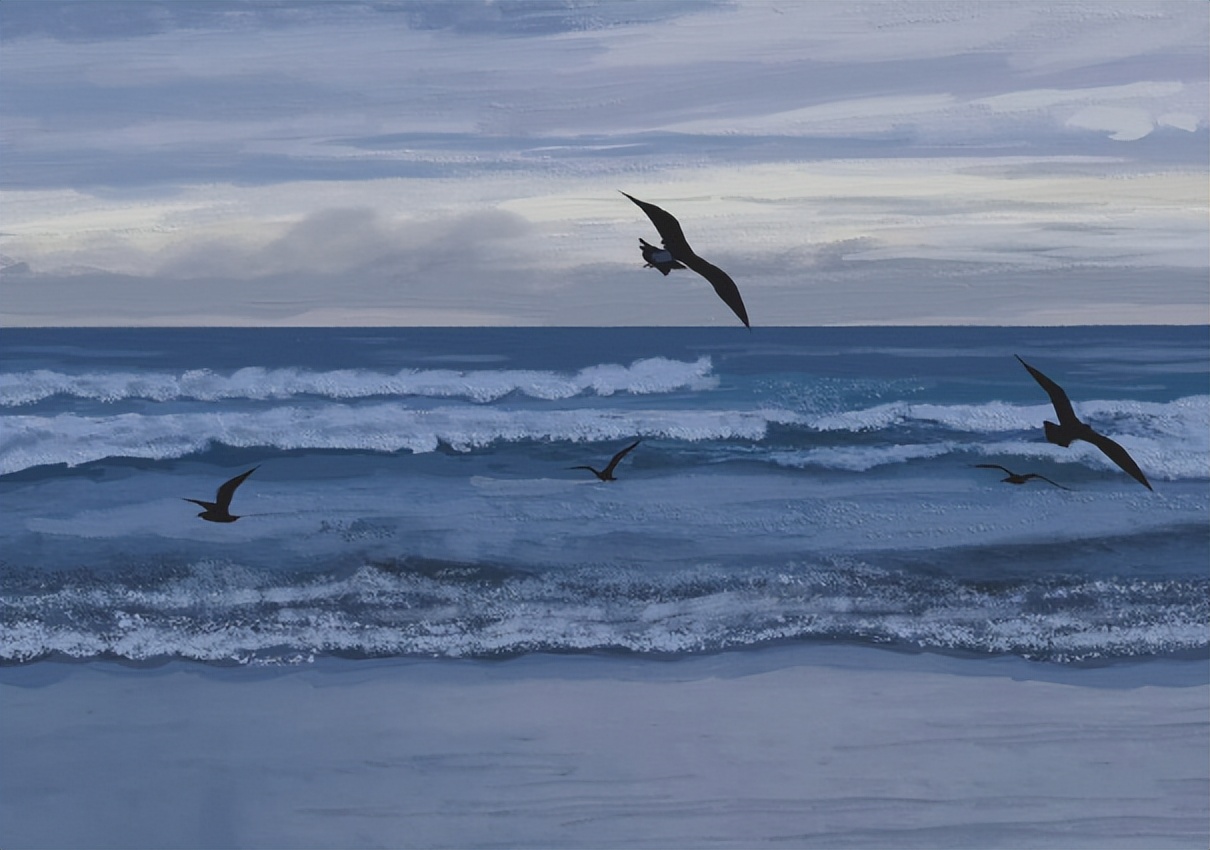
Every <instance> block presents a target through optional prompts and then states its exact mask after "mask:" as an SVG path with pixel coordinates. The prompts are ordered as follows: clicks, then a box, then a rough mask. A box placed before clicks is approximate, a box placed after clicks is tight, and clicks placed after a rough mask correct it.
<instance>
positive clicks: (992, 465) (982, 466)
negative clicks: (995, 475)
mask: <svg viewBox="0 0 1210 850" xmlns="http://www.w3.org/2000/svg"><path fill="white" fill-rule="evenodd" d="M975 468H976V469H998V470H1000V471H1001V472H1006V473H1008V474H1009V475H1016V474H1017V473H1015V472H1013V471H1012V470H1011V469H1009V468H1008V467H1004V466H1001V465H1000V464H998V463H976V464H975Z"/></svg>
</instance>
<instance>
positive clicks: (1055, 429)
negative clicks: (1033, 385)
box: [1013, 354, 1152, 490]
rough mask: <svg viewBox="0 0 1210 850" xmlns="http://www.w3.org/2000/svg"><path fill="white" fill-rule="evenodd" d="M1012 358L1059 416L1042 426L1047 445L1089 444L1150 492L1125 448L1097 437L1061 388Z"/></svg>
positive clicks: (1149, 486)
mask: <svg viewBox="0 0 1210 850" xmlns="http://www.w3.org/2000/svg"><path fill="white" fill-rule="evenodd" d="M1013 356H1014V357H1016V358H1017V360H1020V361H1021V365H1022V366H1024V367H1025V368H1026V370H1028V371H1029V374H1031V375H1033V376H1034V380H1035V381H1037V382H1038V383H1039V384H1040V385H1041V387H1042V389H1044V390H1046V394H1047V395H1048V396H1050V403H1051V404H1052V405H1053V406H1054V409H1055V415H1057V416H1058V417H1059V422H1058V424H1057V425H1056V424H1055V423H1054V422H1050V421H1046V422H1043V423H1042V425H1043V427H1044V428H1045V430H1046V439H1047V440H1048V441H1049V442H1052V443H1054V444H1055V445H1058V446H1063V447H1064V448H1066V447H1068V446H1070V445H1071V444H1072V443H1073V442H1075V441H1076V440H1083V441H1084V442H1086V443H1092V444H1093V445H1094V446H1096V447H1097V448H1098V449H1100V450H1101V451H1102V452H1104V453H1105V456H1106V457H1107V458H1109V459H1110V460H1111V461H1113V462H1114V463H1116V464H1117V465H1118V466H1120V467H1121V468H1122V469H1123V470H1124V471H1125V472H1126V474H1128V475H1129V476H1130V477H1132V478H1133V479H1134V480H1135V481H1137V482H1139V483H1140V484H1142V485H1143V486H1144V487H1146V488H1147V489H1148V490H1151V489H1152V487H1151V484H1150V483H1149V482H1148V481H1147V476H1146V475H1144V474H1143V470H1141V469H1139V465H1138V464H1137V463H1135V462H1134V458H1132V457H1131V456H1130V454H1129V453H1128V452H1127V451H1126V450H1125V449H1124V448H1122V447H1121V446H1119V445H1118V444H1117V443H1115V442H1114V441H1113V440H1111V439H1109V438H1108V437H1106V436H1105V435H1104V434H1098V433H1097V432H1096V431H1094V430H1093V429H1092V426H1091V425H1089V424H1088V423H1087V422H1081V421H1080V419H1079V418H1078V417H1077V416H1076V412H1075V410H1073V409H1072V406H1071V400H1070V399H1068V398H1067V393H1065V392H1064V391H1063V388H1062V387H1060V386H1059V385H1058V384H1056V383H1055V382H1054V381H1052V380H1051V379H1050V378H1048V377H1046V376H1045V375H1043V374H1042V373H1041V372H1039V371H1038V370H1037V369H1035V368H1034V367H1033V366H1030V365H1029V364H1028V363H1026V362H1025V361H1024V360H1021V357H1020V356H1019V355H1016V354H1014V355H1013Z"/></svg>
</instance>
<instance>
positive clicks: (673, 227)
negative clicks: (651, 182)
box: [622, 192, 693, 260]
mask: <svg viewBox="0 0 1210 850" xmlns="http://www.w3.org/2000/svg"><path fill="white" fill-rule="evenodd" d="M622 194H623V195H626V193H625V192H622ZM626 197H628V198H630V200H632V201H634V202H635V203H636V204H637V205H638V207H639V209H641V210H642V211H643V212H645V213H647V217H648V218H649V219H651V223H652V224H654V225H655V229H656V230H658V231H659V233H660V239H662V240H663V242H664V247H665V248H667V249H668V250H669V251H671V252H672V253H673V254H674V255H676V259H678V260H683V259H684V258H683V257H681V256H680V254H692V253H693V249H692V248H690V247H689V242H688V240H687V239H685V232H684V231H683V230H681V223H680V222H679V221H677V220H676V218H675V217H673V215H672V213H670V212H668V211H667V210H662V209H660V208H659V207H657V206H656V205H655V204H649V203H647V202H646V201H640V200H639V199H638V198H636V197H634V196H633V195H626Z"/></svg>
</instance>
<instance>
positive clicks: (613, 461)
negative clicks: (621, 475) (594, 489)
mask: <svg viewBox="0 0 1210 850" xmlns="http://www.w3.org/2000/svg"><path fill="white" fill-rule="evenodd" d="M641 442H643V441H642V440H635V441H634V442H633V443H631V444H630V445H629V446H627V447H626V448H624V449H622V450H621V451H620V452H618V453H617V454H616V455H614V456H613V458H612V459H611V460H610V461H609V466H607V467H605V474H606V475H612V474H613V470H614V467H616V466H617V465H618V461H620V460H621V459H622V458H624V457H626V455H628V454H629V453H630V451H631V449H633V448H634V447H635V446H637V445H638V444H639V443H641Z"/></svg>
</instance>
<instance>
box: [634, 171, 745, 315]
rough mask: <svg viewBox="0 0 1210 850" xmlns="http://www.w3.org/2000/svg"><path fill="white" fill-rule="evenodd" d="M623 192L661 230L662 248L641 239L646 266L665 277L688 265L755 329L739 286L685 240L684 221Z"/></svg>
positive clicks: (640, 243) (641, 248) (640, 245)
mask: <svg viewBox="0 0 1210 850" xmlns="http://www.w3.org/2000/svg"><path fill="white" fill-rule="evenodd" d="M619 191H621V190H619ZM622 194H623V195H626V197H627V198H630V200H632V201H634V202H635V204H637V205H638V207H639V209H641V210H642V211H643V212H645V213H647V217H648V218H649V219H651V223H652V224H654V225H655V229H656V230H657V231H659V234H660V239H661V241H662V242H663V245H664V248H663V250H661V249H659V248H656V247H655V246H654V245H652V244H651V243H649V242H647V241H646V240H643V239H640V240H639V250H640V251H642V253H643V259H644V260H645V261H646V266H644V268H653V269H657V270H658V271H659V272H660V273H661V274H663V275H665V276H667V274H668V273H669V272H670V271H672V270H673V269H685V268H687V269H691V270H692V271H695V272H697V273H698V274H700V275H701V276H702V277H704V278H705V279H706V280H708V281H709V282H710V285H711V286H713V287H714V291H715V292H716V293H718V297H719V298H721V299H723V303H724V304H726V305H727V306H728V307H730V308H731V310H732V312H734V313H735V315H736V316H738V317H739V320H740V321H741V322H743V323H744V327H746V328H751V327H752V325H751V324H749V323H748V311H747V310H746V309H745V308H744V299H743V298H741V297H740V294H739V287H737V286H736V285H735V281H733V280H732V279H731V276H730V275H728V274H727V273H726V272H725V271H723V270H722V269H720V268H719V267H718V266H716V265H713V264H712V263H708V262H706V261H705V260H703V259H702V258H701V257H699V256H698V255H697V254H695V253H694V252H693V249H692V248H690V247H689V242H688V240H686V239H685V233H684V231H682V230H681V223H680V222H679V221H677V220H676V218H675V217H674V216H673V215H672V213H670V212H667V211H666V210H662V209H660V208H659V207H657V206H656V205H655V204H649V203H647V202H646V201H640V200H639V199H638V198H636V197H634V196H633V195H628V194H626V193H625V192H622Z"/></svg>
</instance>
